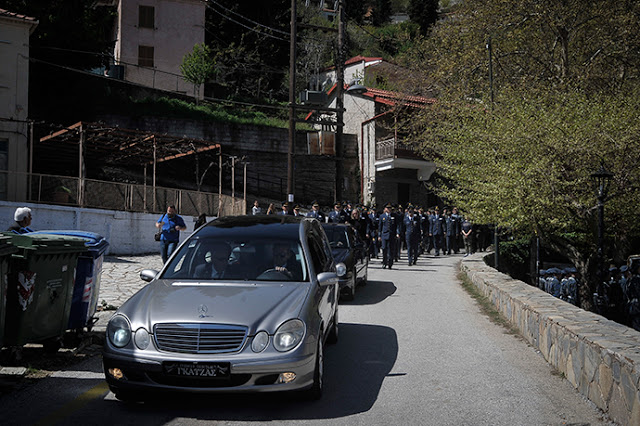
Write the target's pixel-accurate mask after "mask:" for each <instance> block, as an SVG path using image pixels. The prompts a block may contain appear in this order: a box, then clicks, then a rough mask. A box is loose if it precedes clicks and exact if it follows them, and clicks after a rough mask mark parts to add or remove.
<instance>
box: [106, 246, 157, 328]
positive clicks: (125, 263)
mask: <svg viewBox="0 0 640 426" xmlns="http://www.w3.org/2000/svg"><path fill="white" fill-rule="evenodd" d="M161 268H162V259H161V258H160V253H154V254H147V255H139V256H105V257H104V261H103V263H102V279H101V281H100V294H99V296H98V309H104V310H99V311H98V312H97V313H96V316H97V317H98V321H97V322H96V324H95V326H94V328H95V329H96V331H102V330H104V329H105V327H106V326H107V322H108V321H109V318H111V316H112V315H113V313H114V312H115V310H114V308H119V307H120V306H122V304H123V303H124V302H125V301H126V300H127V299H128V298H130V297H131V296H133V295H134V294H135V293H136V292H137V291H138V290H140V289H141V288H142V287H144V286H145V285H147V282H145V281H142V280H141V279H140V271H142V270H143V269H155V270H157V271H159V270H160V269H161Z"/></svg>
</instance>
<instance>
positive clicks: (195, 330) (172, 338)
mask: <svg viewBox="0 0 640 426" xmlns="http://www.w3.org/2000/svg"><path fill="white" fill-rule="evenodd" d="M246 337H247V327H241V326H237V325H224V324H197V323H196V324H192V323H177V324H156V326H155V327H154V338H155V341H156V345H157V346H158V349H160V350H162V351H167V352H180V353H186V354H215V353H223V352H236V351H238V350H240V349H241V348H242V346H243V345H244V340H245V339H246Z"/></svg>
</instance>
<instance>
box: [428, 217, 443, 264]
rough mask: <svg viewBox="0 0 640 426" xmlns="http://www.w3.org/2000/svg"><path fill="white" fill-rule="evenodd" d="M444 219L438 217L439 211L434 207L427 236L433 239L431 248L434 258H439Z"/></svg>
mask: <svg viewBox="0 0 640 426" xmlns="http://www.w3.org/2000/svg"><path fill="white" fill-rule="evenodd" d="M444 229H445V226H444V218H443V217H442V216H440V211H439V210H438V208H437V207H436V209H435V210H434V212H433V214H432V215H431V220H430V227H429V236H431V237H432V238H433V247H434V248H435V250H436V256H440V249H441V248H442V237H443V235H444Z"/></svg>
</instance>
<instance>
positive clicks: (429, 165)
mask: <svg viewBox="0 0 640 426" xmlns="http://www.w3.org/2000/svg"><path fill="white" fill-rule="evenodd" d="M375 166H376V172H383V171H385V170H391V169H415V170H416V171H417V175H418V180H420V181H426V180H429V178H430V177H431V175H432V174H433V172H434V171H435V169H436V165H435V163H434V162H432V161H427V160H425V159H424V158H422V157H421V156H420V155H419V154H418V153H416V152H415V151H414V149H413V148H412V147H411V146H410V145H408V144H404V143H402V142H400V141H398V140H396V138H395V137H393V138H388V139H384V140H379V141H377V142H376V162H375Z"/></svg>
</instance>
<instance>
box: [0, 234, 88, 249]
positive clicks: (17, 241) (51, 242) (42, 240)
mask: <svg viewBox="0 0 640 426" xmlns="http://www.w3.org/2000/svg"><path fill="white" fill-rule="evenodd" d="M0 235H3V236H8V237H10V238H11V244H13V245H14V246H16V247H17V248H18V249H33V250H37V251H38V252H41V253H67V252H75V253H78V252H83V251H85V250H86V248H85V245H84V244H85V240H84V239H82V238H79V237H71V236H65V235H51V234H44V233H42V234H36V233H34V232H29V233H27V234H14V233H13V232H2V233H0Z"/></svg>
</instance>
